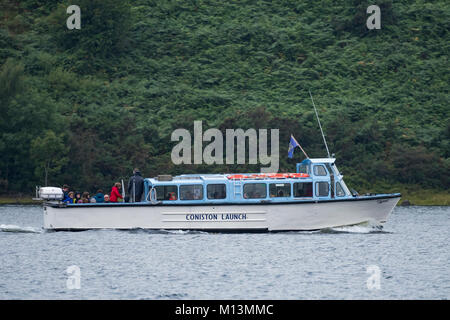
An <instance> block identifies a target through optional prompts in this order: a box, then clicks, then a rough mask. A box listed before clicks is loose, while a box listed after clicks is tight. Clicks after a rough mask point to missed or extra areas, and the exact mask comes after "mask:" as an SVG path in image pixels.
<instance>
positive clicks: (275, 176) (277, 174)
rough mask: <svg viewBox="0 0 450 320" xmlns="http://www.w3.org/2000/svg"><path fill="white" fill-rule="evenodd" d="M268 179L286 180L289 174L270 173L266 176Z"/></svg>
mask: <svg viewBox="0 0 450 320" xmlns="http://www.w3.org/2000/svg"><path fill="white" fill-rule="evenodd" d="M268 177H269V178H272V179H286V178H289V174H288V173H271V174H269V175H268Z"/></svg>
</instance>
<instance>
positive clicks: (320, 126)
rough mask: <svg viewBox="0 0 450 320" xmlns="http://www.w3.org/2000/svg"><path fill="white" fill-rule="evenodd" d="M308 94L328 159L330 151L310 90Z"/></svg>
mask: <svg viewBox="0 0 450 320" xmlns="http://www.w3.org/2000/svg"><path fill="white" fill-rule="evenodd" d="M308 92H309V96H310V97H311V101H312V104H313V107H314V111H315V112H316V117H317V122H318V123H319V128H320V132H321V133H322V138H323V143H324V144H325V148H326V149H327V154H328V158H331V157H330V151H329V150H328V145H327V140H326V139H325V135H324V134H323V130H322V125H321V124H320V120H319V114H318V113H317V109H316V105H315V103H314V99H313V97H312V94H311V90H308Z"/></svg>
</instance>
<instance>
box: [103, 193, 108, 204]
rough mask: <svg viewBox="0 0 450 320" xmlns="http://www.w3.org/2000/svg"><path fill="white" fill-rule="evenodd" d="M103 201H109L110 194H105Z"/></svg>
mask: <svg viewBox="0 0 450 320" xmlns="http://www.w3.org/2000/svg"><path fill="white" fill-rule="evenodd" d="M103 203H109V194H105V196H104V201H103Z"/></svg>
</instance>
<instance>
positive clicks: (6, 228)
mask: <svg viewBox="0 0 450 320" xmlns="http://www.w3.org/2000/svg"><path fill="white" fill-rule="evenodd" d="M0 232H16V233H42V229H40V228H33V227H21V226H16V225H13V224H0Z"/></svg>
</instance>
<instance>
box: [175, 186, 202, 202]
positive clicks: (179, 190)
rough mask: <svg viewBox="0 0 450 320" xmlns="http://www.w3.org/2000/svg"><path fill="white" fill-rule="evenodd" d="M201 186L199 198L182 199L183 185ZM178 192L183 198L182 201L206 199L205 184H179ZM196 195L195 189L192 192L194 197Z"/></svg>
mask: <svg viewBox="0 0 450 320" xmlns="http://www.w3.org/2000/svg"><path fill="white" fill-rule="evenodd" d="M197 186H198V187H200V188H199V189H200V190H201V195H200V198H199V199H194V198H193V199H181V195H182V193H181V189H182V187H184V188H185V187H197ZM178 193H179V197H178V198H179V199H180V200H182V201H199V200H203V199H204V197H205V195H204V190H203V184H182V185H180V186H179V188H178ZM194 195H195V193H194V191H193V192H192V196H193V197H194Z"/></svg>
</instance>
